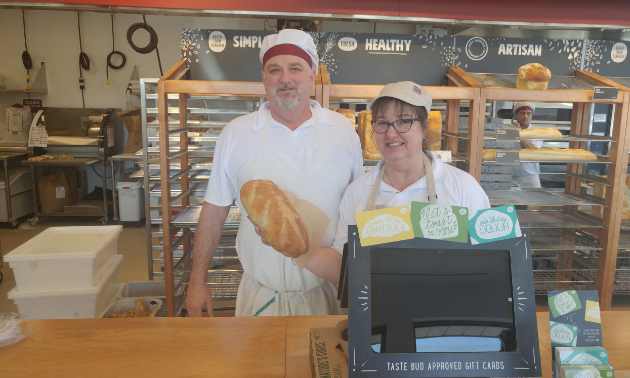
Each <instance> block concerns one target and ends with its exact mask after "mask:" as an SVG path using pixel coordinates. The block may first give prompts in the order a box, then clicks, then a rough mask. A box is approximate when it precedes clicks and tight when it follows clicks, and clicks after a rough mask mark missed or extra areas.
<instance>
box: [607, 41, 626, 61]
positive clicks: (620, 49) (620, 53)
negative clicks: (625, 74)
mask: <svg viewBox="0 0 630 378" xmlns="http://www.w3.org/2000/svg"><path fill="white" fill-rule="evenodd" d="M626 56H628V47H627V46H626V44H625V43H622V42H617V43H615V44H614V45H613V47H612V49H611V51H610V58H611V59H612V61H613V62H615V63H621V62H623V61H624V60H626Z"/></svg>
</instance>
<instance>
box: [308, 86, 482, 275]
mask: <svg viewBox="0 0 630 378" xmlns="http://www.w3.org/2000/svg"><path fill="white" fill-rule="evenodd" d="M431 102H432V99H431V96H430V95H429V93H428V92H427V90H426V89H424V88H422V87H421V86H420V85H417V84H415V83H412V82H410V81H404V82H400V83H394V84H388V85H386V86H385V87H384V88H383V90H381V93H380V94H379V96H378V97H377V98H375V99H374V100H373V101H372V102H371V103H370V109H371V110H372V118H373V121H372V128H373V130H374V132H375V140H376V146H377V147H378V149H379V151H380V152H381V154H382V155H383V159H382V160H381V161H380V162H379V163H378V165H377V166H376V167H375V169H373V170H372V171H370V172H367V173H365V174H363V175H362V176H360V177H359V178H358V179H356V180H355V181H354V182H353V183H352V184H350V186H349V187H348V189H346V192H345V194H344V196H343V199H342V200H341V205H340V218H339V223H338V227H337V234H336V236H335V239H334V241H333V246H332V248H321V249H319V250H318V251H317V253H315V254H314V256H313V258H312V259H311V261H310V262H309V263H308V265H307V266H306V268H307V269H309V270H310V271H311V272H313V273H314V274H315V275H316V276H318V277H320V278H323V279H326V280H328V281H331V282H334V283H338V281H339V272H340V270H341V253H343V245H344V244H345V243H346V242H347V241H348V225H356V224H357V221H356V218H355V214H356V213H360V212H363V211H369V210H375V209H380V208H388V207H396V206H403V205H407V206H411V201H418V202H433V203H438V204H444V205H452V206H464V207H467V208H468V209H469V212H468V214H469V217H470V218H472V217H473V216H474V215H475V213H476V212H477V210H480V209H486V208H489V207H490V202H489V201H488V196H487V195H486V193H485V192H484V191H483V189H482V188H481V186H480V185H479V183H477V181H476V180H475V179H474V178H473V177H472V176H471V175H469V174H468V173H466V172H464V171H462V170H460V169H457V168H455V167H453V166H451V165H448V164H444V163H442V162H441V161H439V160H437V159H433V155H432V154H431V152H430V151H429V148H428V145H429V141H428V135H429V129H428V127H429V122H428V114H429V111H430V110H431Z"/></svg>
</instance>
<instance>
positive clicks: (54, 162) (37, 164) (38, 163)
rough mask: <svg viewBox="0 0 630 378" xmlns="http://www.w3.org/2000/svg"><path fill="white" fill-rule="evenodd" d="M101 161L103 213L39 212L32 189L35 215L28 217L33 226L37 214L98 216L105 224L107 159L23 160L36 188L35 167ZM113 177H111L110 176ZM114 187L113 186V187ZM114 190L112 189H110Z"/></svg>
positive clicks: (69, 165)
mask: <svg viewBox="0 0 630 378" xmlns="http://www.w3.org/2000/svg"><path fill="white" fill-rule="evenodd" d="M98 163H101V164H102V165H101V172H102V178H103V214H92V213H84V214H83V213H65V212H60V213H53V214H49V213H39V212H38V211H37V191H36V190H33V211H34V212H35V216H34V217H33V218H32V219H30V222H31V224H32V225H33V226H34V225H36V224H37V222H38V221H39V216H46V217H50V216H52V217H60V216H92V217H94V216H100V215H102V216H103V218H101V219H100V221H101V223H102V224H103V225H105V224H107V220H108V217H107V175H106V172H107V165H106V164H107V160H100V159H98V158H94V157H75V158H74V159H55V160H43V161H28V160H25V161H23V162H22V164H24V165H27V166H30V167H31V182H32V183H33V188H36V187H37V185H36V183H35V167H44V166H46V167H49V166H50V167H86V166H91V165H94V164H98ZM112 179H113V178H112ZM114 189H115V188H114ZM112 191H114V190H112Z"/></svg>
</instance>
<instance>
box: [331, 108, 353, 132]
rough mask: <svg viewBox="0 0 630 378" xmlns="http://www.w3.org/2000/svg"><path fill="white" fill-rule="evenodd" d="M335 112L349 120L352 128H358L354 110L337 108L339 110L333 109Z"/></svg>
mask: <svg viewBox="0 0 630 378" xmlns="http://www.w3.org/2000/svg"><path fill="white" fill-rule="evenodd" d="M333 111H335V112H337V113H339V114H342V115H344V116H345V117H346V118H348V121H350V123H351V124H352V127H355V128H356V125H357V119H356V117H355V115H354V110H353V109H341V108H337V109H333Z"/></svg>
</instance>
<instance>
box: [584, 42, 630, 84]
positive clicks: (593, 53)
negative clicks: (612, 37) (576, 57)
mask: <svg viewBox="0 0 630 378" xmlns="http://www.w3.org/2000/svg"><path fill="white" fill-rule="evenodd" d="M629 45H630V43H629V42H626V41H590V40H589V41H586V43H585V51H584V69H585V70H587V71H592V72H595V73H596V74H598V75H602V76H612V77H630V58H628V46H629Z"/></svg>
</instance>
